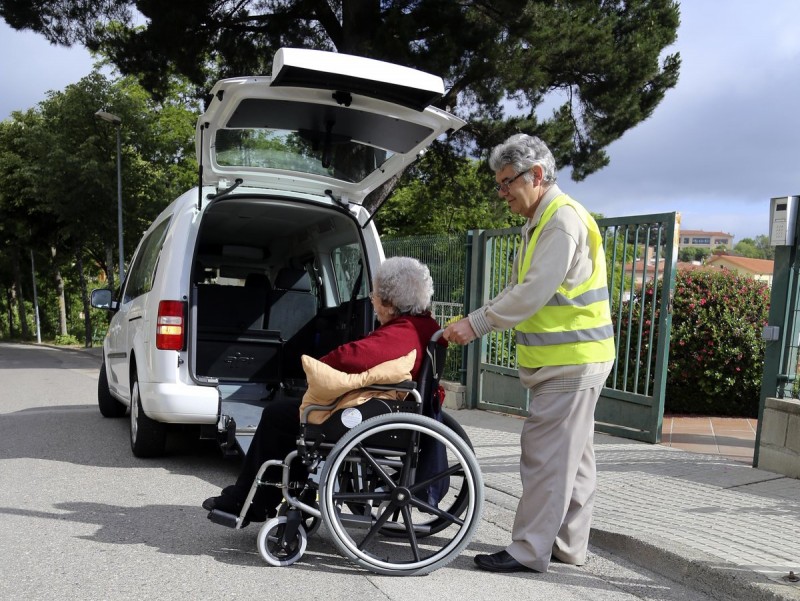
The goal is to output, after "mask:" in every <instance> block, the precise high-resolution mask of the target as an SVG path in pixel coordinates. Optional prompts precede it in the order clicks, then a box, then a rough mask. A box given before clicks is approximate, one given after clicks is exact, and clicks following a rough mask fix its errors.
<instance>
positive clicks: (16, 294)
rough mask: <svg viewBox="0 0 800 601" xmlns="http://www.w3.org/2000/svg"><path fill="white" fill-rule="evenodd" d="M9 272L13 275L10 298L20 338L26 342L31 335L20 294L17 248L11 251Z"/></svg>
mask: <svg viewBox="0 0 800 601" xmlns="http://www.w3.org/2000/svg"><path fill="white" fill-rule="evenodd" d="M11 271H12V273H13V274H14V285H13V287H12V291H11V296H12V298H13V299H14V300H16V302H17V315H18V316H19V328H20V336H21V338H22V339H23V340H28V339H29V338H30V337H31V333H30V330H29V329H28V315H27V312H26V311H25V295H24V294H23V292H22V290H23V288H22V270H21V269H20V266H19V249H17V248H14V249H13V250H12V251H11Z"/></svg>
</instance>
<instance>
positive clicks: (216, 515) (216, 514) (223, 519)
mask: <svg viewBox="0 0 800 601" xmlns="http://www.w3.org/2000/svg"><path fill="white" fill-rule="evenodd" d="M208 519H209V520H211V521H212V522H214V523H215V524H219V525H220V526H227V527H228V528H236V520H238V519H239V516H238V515H234V514H232V513H228V512H227V511H220V510H219V509H212V510H211V512H210V513H209V514H208Z"/></svg>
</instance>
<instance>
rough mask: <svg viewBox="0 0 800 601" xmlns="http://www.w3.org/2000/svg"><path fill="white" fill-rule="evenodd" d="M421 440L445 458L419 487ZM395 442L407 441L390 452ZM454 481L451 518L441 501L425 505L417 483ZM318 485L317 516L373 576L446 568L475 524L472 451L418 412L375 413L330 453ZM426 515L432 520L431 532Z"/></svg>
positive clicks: (477, 505) (478, 485) (477, 501)
mask: <svg viewBox="0 0 800 601" xmlns="http://www.w3.org/2000/svg"><path fill="white" fill-rule="evenodd" d="M422 437H431V438H432V439H435V440H436V441H437V442H438V443H440V444H441V445H443V446H444V449H445V451H446V460H445V461H444V462H443V463H442V464H441V465H440V466H438V471H437V472H436V473H435V474H433V475H432V476H430V477H429V478H428V481H427V482H426V483H417V482H415V468H414V464H415V459H416V443H417V441H418V440H419V439H420V438H422ZM398 440H401V441H407V442H406V443H405V446H403V447H398V446H397V444H396V443H397V441H398ZM454 476H455V477H456V478H455V479H456V480H458V481H460V488H459V491H463V495H462V496H463V498H464V502H463V504H464V507H463V508H462V509H461V511H460V513H459V514H458V515H456V514H454V513H453V512H452V511H448V510H449V509H452V504H451V503H449V502H448V501H445V502H444V504H442V503H440V504H439V507H435V506H433V505H431V504H430V503H429V499H428V493H427V486H425V484H427V483H431V482H437V481H440V480H445V481H450V480H452V479H453V477H454ZM320 482H321V483H322V486H321V489H320V511H321V513H322V516H323V521H324V522H325V525H326V527H327V529H328V530H329V531H330V533H331V537H332V539H333V541H334V543H335V544H336V546H337V547H338V548H339V550H340V551H341V552H342V553H343V554H344V555H345V556H347V557H349V558H351V559H353V560H354V561H355V562H356V563H358V564H359V565H361V566H362V567H365V568H367V569H369V570H371V571H373V572H376V573H379V574H388V575H414V574H427V573H428V572H432V571H433V570H435V569H437V568H440V567H442V566H444V565H447V564H448V563H450V562H451V561H453V559H455V558H456V557H457V556H458V554H459V553H460V552H461V551H462V550H463V549H464V547H466V545H467V544H468V543H469V541H470V540H471V538H472V536H473V534H474V532H475V530H476V528H477V526H478V524H479V523H480V515H481V511H482V508H483V481H482V478H481V475H480V468H479V467H478V462H477V460H476V459H475V456H474V454H473V453H472V451H471V449H470V448H469V445H468V444H467V443H466V442H465V441H464V440H463V439H462V438H461V437H460V436H458V435H457V434H455V433H454V432H453V431H452V430H450V429H449V428H447V427H445V426H443V425H442V424H440V423H439V422H437V421H435V420H432V419H430V418H428V417H425V416H422V415H416V414H408V413H400V414H397V413H395V414H389V415H381V416H378V417H375V418H372V419H369V420H366V421H364V422H363V423H362V424H360V425H359V426H357V427H355V428H353V429H352V430H350V431H349V432H348V433H347V434H346V435H345V436H344V437H342V439H341V440H340V441H339V442H338V443H337V444H336V446H334V448H333V449H332V450H331V452H330V455H329V456H328V458H327V460H326V461H325V468H324V470H323V472H322V475H321V477H320ZM432 517H435V519H436V520H437V521H438V522H439V523H437V524H436V532H435V533H434V532H431V522H432ZM388 530H391V533H392V536H390V537H387V536H385V534H386V532H387V531H388ZM433 534H436V536H433Z"/></svg>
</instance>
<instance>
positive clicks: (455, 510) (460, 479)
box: [381, 412, 473, 537]
mask: <svg viewBox="0 0 800 601" xmlns="http://www.w3.org/2000/svg"><path fill="white" fill-rule="evenodd" d="M442 423H443V424H444V425H445V426H447V427H448V428H450V429H451V430H452V431H453V432H455V433H456V434H457V435H458V436H459V437H461V439H462V440H463V441H464V442H466V443H467V446H469V448H470V450H472V449H473V447H472V441H471V440H470V439H469V436H468V435H467V433H466V432H465V431H464V428H462V427H461V424H459V423H458V422H457V421H456V419H455V418H454V417H453V416H451V415H450V414H448V413H445V412H442ZM464 478H465V474H464V472H457V473H455V474H452V475H451V476H450V486H449V487H448V490H447V492H446V493H445V495H444V496H443V497H442V498H441V500H440V501H439V508H440V509H443V510H444V511H445V512H447V513H449V514H452V515H461V514H462V513H463V512H464V509H465V508H466V506H467V503H468V502H469V489H468V488H467V487H465V486H464ZM393 517H394V518H395V520H396V518H397V517H399V515H398V514H397V513H396V514H395V515H394V516H393ZM429 518H430V519H429V520H428V521H424V520H420V521H419V522H417V523H416V524H415V526H416V529H417V536H419V537H425V536H430V535H431V534H436V533H437V532H439V531H441V530H444V529H445V528H447V527H448V526H449V525H450V521H449V520H448V519H447V518H440V517H437V516H435V515H431V516H429ZM381 534H383V535H385V536H401V537H402V536H404V534H403V532H402V530H401V529H398V528H397V527H395V525H394V524H391V523H390V525H389V526H388V527H385V528H383V529H382V530H381Z"/></svg>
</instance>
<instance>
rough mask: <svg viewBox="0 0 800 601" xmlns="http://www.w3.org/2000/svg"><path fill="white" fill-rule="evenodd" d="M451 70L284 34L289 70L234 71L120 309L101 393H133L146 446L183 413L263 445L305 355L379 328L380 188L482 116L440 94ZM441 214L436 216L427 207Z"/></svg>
mask: <svg viewBox="0 0 800 601" xmlns="http://www.w3.org/2000/svg"><path fill="white" fill-rule="evenodd" d="M443 93H444V86H443V82H442V80H441V79H440V78H439V77H436V76H433V75H430V74H427V73H422V72H420V71H416V70H414V69H409V68H406V67H400V66H397V65H392V64H388V63H383V62H379V61H374V60H370V59H366V58H361V57H355V56H349V55H343V54H336V53H328V52H321V51H315V50H300V49H288V48H284V49H281V50H279V51H278V52H277V54H276V55H275V58H274V63H273V72H272V77H237V78H232V79H225V80H222V81H220V82H218V83H217V84H216V85H215V86H214V89H213V90H212V92H211V96H210V97H211V100H210V102H209V104H208V108H207V110H206V112H205V113H204V114H203V115H202V116H201V117H200V119H199V120H198V123H197V157H198V161H199V163H200V178H201V182H202V185H200V186H199V187H198V188H194V189H193V190H190V191H188V192H186V193H185V194H183V195H182V196H180V197H179V198H178V199H177V200H175V201H174V202H173V203H172V204H171V205H169V207H167V208H166V209H165V210H164V211H163V212H162V213H161V215H159V217H158V218H157V219H156V220H155V221H154V222H153V224H152V225H151V226H150V227H149V229H148V230H147V232H146V233H145V234H144V237H143V238H142V240H141V242H140V243H139V246H138V247H137V250H136V252H135V254H134V256H133V260H132V262H131V265H130V268H129V270H128V274H127V277H126V279H125V282H124V283H123V286H122V289H121V292H120V296H119V297H118V298H116V299H112V293H111V291H110V290H95V291H94V292H93V293H92V305H93V306H95V307H101V308H107V309H109V310H110V311H112V312H113V316H112V319H111V323H110V326H109V329H108V333H107V335H106V338H105V341H104V343H103V364H102V367H101V370H100V379H99V386H98V402H99V406H100V411H101V413H102V414H103V415H104V416H106V417H121V416H123V415H125V413H126V412H127V410H128V408H129V407H130V433H131V436H130V439H131V448H132V449H133V453H134V454H135V455H137V456H139V457H145V456H156V455H160V454H162V453H163V452H164V450H165V442H166V435H167V430H168V424H197V425H200V426H201V428H200V430H201V434H202V435H203V436H206V437H214V438H217V439H218V440H219V441H220V443H221V445H222V448H223V449H224V450H225V452H227V453H236V452H243V451H246V449H247V447H248V445H249V440H250V437H252V434H253V432H254V431H255V427H256V426H257V424H258V420H259V418H260V415H261V409H262V407H263V406H264V403H266V402H268V400H269V399H272V398H276V397H277V396H278V395H301V394H302V393H303V391H304V374H303V370H302V368H301V365H300V355H301V354H303V353H305V354H310V355H312V356H316V357H318V356H321V355H323V354H324V353H326V352H328V351H330V350H331V349H333V348H335V347H336V346H338V345H340V344H342V343H344V342H346V341H349V340H353V339H357V338H360V337H362V336H364V335H365V334H366V333H368V332H369V331H371V330H372V329H373V327H374V324H375V317H374V315H373V312H372V307H371V304H370V302H369V297H368V295H369V288H370V282H371V275H372V271H373V269H374V268H375V267H376V266H377V265H379V264H380V262H381V261H382V260H383V250H382V247H381V244H380V240H379V238H378V235H377V232H376V230H375V225H374V222H373V221H372V219H371V215H370V214H369V212H368V211H367V210H366V209H365V208H364V207H363V206H362V202H363V200H364V198H365V196H366V195H367V194H368V193H369V192H370V191H371V190H373V189H375V188H376V187H377V186H379V185H380V184H382V183H384V182H385V181H386V180H388V179H389V178H390V177H392V176H393V175H395V174H396V173H398V172H399V171H401V170H402V169H403V168H404V167H405V166H407V165H408V164H409V163H411V162H412V161H413V160H414V159H415V158H416V157H417V156H418V155H419V154H420V153H421V152H422V151H423V150H424V149H425V148H426V147H427V146H428V145H429V144H430V143H431V142H432V141H433V140H435V139H436V138H437V137H439V136H441V135H442V134H445V133H447V132H449V131H453V130H456V129H458V128H460V127H461V126H462V125H463V124H464V122H463V121H461V120H460V119H458V118H457V117H455V116H453V115H451V114H449V113H447V112H444V111H441V110H439V109H436V108H433V107H431V106H430V104H431V103H432V102H434V101H435V100H436V99H438V98H439V97H440V96H441V95H442V94H443ZM420 218H424V216H420Z"/></svg>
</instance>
